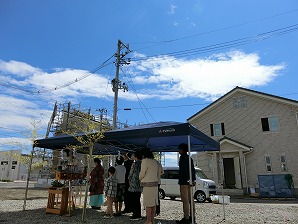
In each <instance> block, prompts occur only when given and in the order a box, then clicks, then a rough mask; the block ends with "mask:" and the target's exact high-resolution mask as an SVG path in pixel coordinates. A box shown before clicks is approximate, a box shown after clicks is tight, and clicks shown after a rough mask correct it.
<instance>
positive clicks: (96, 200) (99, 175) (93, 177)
mask: <svg viewBox="0 0 298 224" xmlns="http://www.w3.org/2000/svg"><path fill="white" fill-rule="evenodd" d="M93 161H94V163H95V167H94V168H93V170H92V171H91V173H90V188H89V192H90V205H91V208H92V209H100V206H101V205H102V204H103V188H104V177H103V175H104V168H103V167H102V165H101V160H100V159H99V158H94V160H93Z"/></svg>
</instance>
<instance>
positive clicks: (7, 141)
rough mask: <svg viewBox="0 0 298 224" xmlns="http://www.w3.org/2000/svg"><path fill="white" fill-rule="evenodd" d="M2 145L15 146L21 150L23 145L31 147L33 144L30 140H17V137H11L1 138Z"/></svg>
mask: <svg viewBox="0 0 298 224" xmlns="http://www.w3.org/2000/svg"><path fill="white" fill-rule="evenodd" d="M19 144H20V145H21V146H19ZM0 145H4V146H10V147H11V146H15V147H16V148H20V147H22V146H23V145H26V146H30V145H32V142H31V141H30V140H29V139H28V138H16V137H11V138H0Z"/></svg>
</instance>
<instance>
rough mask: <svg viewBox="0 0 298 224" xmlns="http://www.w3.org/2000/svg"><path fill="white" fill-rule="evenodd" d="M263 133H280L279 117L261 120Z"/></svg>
mask: <svg viewBox="0 0 298 224" xmlns="http://www.w3.org/2000/svg"><path fill="white" fill-rule="evenodd" d="M261 123H262V130H263V131H279V120H278V117H277V116H272V117H264V118H261Z"/></svg>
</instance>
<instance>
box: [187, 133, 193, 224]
mask: <svg viewBox="0 0 298 224" xmlns="http://www.w3.org/2000/svg"><path fill="white" fill-rule="evenodd" d="M187 141H188V168H189V181H190V182H189V184H190V214H191V223H195V222H194V219H195V217H194V215H195V214H194V206H195V205H194V200H193V187H192V183H193V179H192V169H191V157H190V156H191V155H190V152H191V151H190V135H188V136H187Z"/></svg>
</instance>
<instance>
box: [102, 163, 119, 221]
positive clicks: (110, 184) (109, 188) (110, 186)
mask: <svg viewBox="0 0 298 224" xmlns="http://www.w3.org/2000/svg"><path fill="white" fill-rule="evenodd" d="M115 171H116V169H115V167H112V166H111V167H110V168H109V169H108V173H109V177H108V179H107V180H106V182H105V186H104V191H105V195H106V197H107V211H106V214H107V215H106V216H104V218H112V217H113V201H114V198H115V197H116V196H117V179H116V178H115V175H114V174H115Z"/></svg>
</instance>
